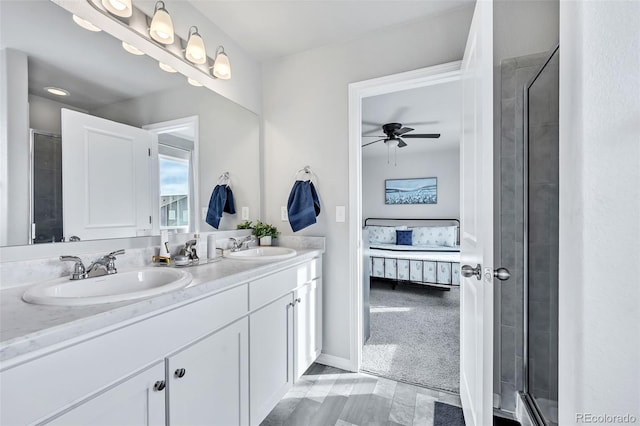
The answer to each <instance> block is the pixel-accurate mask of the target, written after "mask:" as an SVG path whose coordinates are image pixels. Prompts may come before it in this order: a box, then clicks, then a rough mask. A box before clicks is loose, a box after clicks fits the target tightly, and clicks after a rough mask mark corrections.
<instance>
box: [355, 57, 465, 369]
mask: <svg viewBox="0 0 640 426" xmlns="http://www.w3.org/2000/svg"><path fill="white" fill-rule="evenodd" d="M459 70H460V62H459V61H458V62H452V63H448V64H443V65H439V66H434V67H429V68H425V69H421V70H416V71H411V72H407V73H401V74H396V75H392V76H387V77H382V78H379V79H374V80H367V81H364V82H359V83H353V84H351V85H350V86H349V103H350V110H349V129H350V130H349V131H350V140H351V143H350V152H349V154H350V164H351V168H350V190H351V192H352V193H354V194H357V196H356V197H352V198H351V200H350V206H349V207H350V211H351V212H352V214H351V215H350V227H349V229H350V236H349V237H350V238H349V244H350V245H351V250H350V253H351V255H350V259H349V260H350V273H351V280H350V282H351V283H352V286H353V288H352V292H353V293H352V294H354V295H355V296H356V297H354V301H355V302H356V303H355V304H354V306H353V308H352V312H351V321H350V326H351V335H352V336H354V338H353V339H352V341H351V346H350V350H351V359H352V360H355V362H354V365H353V366H352V368H353V369H354V370H357V371H360V370H362V368H363V347H364V343H365V342H364V341H365V338H364V337H363V331H364V321H365V315H364V309H365V301H364V297H365V288H368V287H366V286H368V285H369V279H368V273H367V271H368V260H367V259H366V256H365V248H366V245H367V243H368V241H364V240H363V225H364V219H365V215H364V210H363V148H362V143H361V141H362V134H363V132H365V128H364V127H363V124H362V122H363V108H362V106H363V102H365V100H366V99H368V98H373V97H376V96H381V95H386V94H391V93H396V92H400V91H406V90H412V89H419V88H424V87H428V86H437V85H441V84H444V83H450V82H456V81H459V80H460V71H459ZM382 148H383V149H384V148H385V146H384V145H382ZM393 154H396V153H393ZM388 160H389V164H390V165H392V164H393V163H394V159H393V158H392V157H391V153H390V156H389V158H388ZM385 161H387V160H386V159H385ZM397 161H398V157H396V158H395V164H396V165H397ZM420 177H427V176H420ZM383 190H384V188H382V189H380V191H383ZM364 234H366V232H365V233H364ZM365 275H366V277H365ZM419 290H422V291H424V289H419Z"/></svg>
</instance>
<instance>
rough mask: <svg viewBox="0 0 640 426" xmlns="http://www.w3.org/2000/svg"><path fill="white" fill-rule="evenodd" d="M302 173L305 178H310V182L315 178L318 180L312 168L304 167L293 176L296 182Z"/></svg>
mask: <svg viewBox="0 0 640 426" xmlns="http://www.w3.org/2000/svg"><path fill="white" fill-rule="evenodd" d="M300 173H304V175H305V176H308V178H309V180H310V181H313V178H314V177H315V178H316V180H317V179H318V175H316V174H315V173H314V172H313V171H312V170H311V167H310V166H304V167H303V168H301V169H300V170H298V171H297V172H296V173H295V175H293V179H294V180H298V175H299V174H300Z"/></svg>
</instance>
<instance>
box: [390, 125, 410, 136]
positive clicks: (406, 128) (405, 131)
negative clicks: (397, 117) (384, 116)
mask: <svg viewBox="0 0 640 426" xmlns="http://www.w3.org/2000/svg"><path fill="white" fill-rule="evenodd" d="M413 130H415V129H412V128H411V127H403V128H402V129H400V130H398V131H395V132H393V133H394V134H395V135H396V136H401V135H404V134H405V133H407V132H412V131H413Z"/></svg>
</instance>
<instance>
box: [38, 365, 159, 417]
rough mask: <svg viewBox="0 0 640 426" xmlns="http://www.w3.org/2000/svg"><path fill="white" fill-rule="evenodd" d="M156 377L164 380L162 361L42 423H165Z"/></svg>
mask: <svg viewBox="0 0 640 426" xmlns="http://www.w3.org/2000/svg"><path fill="white" fill-rule="evenodd" d="M159 381H160V382H163V381H164V363H158V364H156V365H154V366H153V367H151V368H149V369H147V370H145V371H143V372H141V373H139V374H137V375H135V376H133V377H131V378H129V379H127V380H126V381H124V382H122V383H120V384H118V385H116V386H114V387H112V388H110V389H109V390H107V391H106V392H102V393H98V394H97V395H96V396H95V397H91V398H89V399H88V400H86V402H84V403H82V404H80V405H78V406H77V407H75V408H73V409H71V410H70V411H67V412H66V413H64V414H62V415H61V416H58V417H56V418H54V419H52V420H51V421H49V422H44V423H45V424H48V425H64V426H71V425H83V426H84V425H92V426H101V425H104V426H112V425H121V426H125V425H136V426H142V425H158V426H159V425H164V424H165V392H166V389H164V386H162V389H156V388H155V386H154V385H155V383H156V382H159Z"/></svg>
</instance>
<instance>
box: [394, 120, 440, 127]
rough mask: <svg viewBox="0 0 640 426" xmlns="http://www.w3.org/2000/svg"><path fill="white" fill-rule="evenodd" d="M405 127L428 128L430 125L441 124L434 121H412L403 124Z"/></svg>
mask: <svg viewBox="0 0 640 426" xmlns="http://www.w3.org/2000/svg"><path fill="white" fill-rule="evenodd" d="M402 124H403V125H405V126H427V125H430V124H440V121H439V120H433V121H412V122H410V123H405V122H403V123H402Z"/></svg>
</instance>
